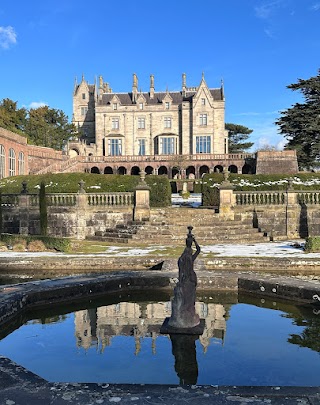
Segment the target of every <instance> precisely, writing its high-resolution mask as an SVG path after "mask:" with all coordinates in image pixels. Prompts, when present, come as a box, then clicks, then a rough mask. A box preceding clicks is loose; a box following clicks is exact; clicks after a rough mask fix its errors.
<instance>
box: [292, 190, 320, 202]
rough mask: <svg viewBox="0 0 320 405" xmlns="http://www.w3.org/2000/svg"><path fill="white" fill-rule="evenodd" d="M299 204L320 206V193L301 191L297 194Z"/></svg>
mask: <svg viewBox="0 0 320 405" xmlns="http://www.w3.org/2000/svg"><path fill="white" fill-rule="evenodd" d="M297 202H298V203H299V204H320V191H299V192H297Z"/></svg>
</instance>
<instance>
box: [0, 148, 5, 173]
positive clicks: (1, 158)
mask: <svg viewBox="0 0 320 405" xmlns="http://www.w3.org/2000/svg"><path fill="white" fill-rule="evenodd" d="M4 177H6V152H5V150H4V147H3V145H0V179H3V178H4Z"/></svg>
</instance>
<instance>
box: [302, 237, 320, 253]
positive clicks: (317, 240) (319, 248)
mask: <svg viewBox="0 0 320 405" xmlns="http://www.w3.org/2000/svg"><path fill="white" fill-rule="evenodd" d="M304 250H305V251H306V252H307V253H316V252H320V236H312V237H311V236H309V237H308V238H307V239H306V243H305V245H304Z"/></svg>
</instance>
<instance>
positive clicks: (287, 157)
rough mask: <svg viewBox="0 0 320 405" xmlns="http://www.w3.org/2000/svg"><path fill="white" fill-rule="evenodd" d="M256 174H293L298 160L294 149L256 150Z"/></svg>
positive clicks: (296, 168)
mask: <svg viewBox="0 0 320 405" xmlns="http://www.w3.org/2000/svg"><path fill="white" fill-rule="evenodd" d="M256 156H257V157H256V159H257V164H256V174H295V173H298V161H297V154H296V151H295V150H285V151H281V152H278V151H266V152H262V151H261V152H257V155H256Z"/></svg>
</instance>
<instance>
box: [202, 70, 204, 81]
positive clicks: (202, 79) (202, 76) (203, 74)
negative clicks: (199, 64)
mask: <svg viewBox="0 0 320 405" xmlns="http://www.w3.org/2000/svg"><path fill="white" fill-rule="evenodd" d="M202 80H204V72H202Z"/></svg>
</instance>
